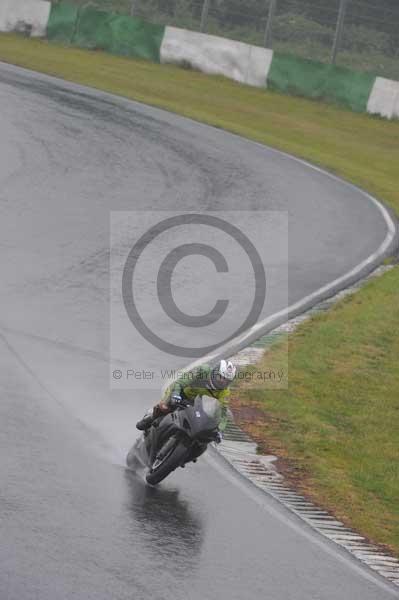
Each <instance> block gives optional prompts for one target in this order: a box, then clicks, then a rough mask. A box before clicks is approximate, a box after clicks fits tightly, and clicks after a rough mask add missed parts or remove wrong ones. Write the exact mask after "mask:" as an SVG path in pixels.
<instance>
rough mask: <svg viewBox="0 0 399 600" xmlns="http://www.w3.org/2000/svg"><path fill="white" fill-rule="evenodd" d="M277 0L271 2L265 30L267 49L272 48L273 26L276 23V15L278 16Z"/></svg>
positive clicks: (270, 0)
mask: <svg viewBox="0 0 399 600" xmlns="http://www.w3.org/2000/svg"><path fill="white" fill-rule="evenodd" d="M276 6H277V0H269V11H268V14H267V23H266V29H265V39H264V46H265V48H270V47H271V44H272V26H273V21H274V15H275V14H276Z"/></svg>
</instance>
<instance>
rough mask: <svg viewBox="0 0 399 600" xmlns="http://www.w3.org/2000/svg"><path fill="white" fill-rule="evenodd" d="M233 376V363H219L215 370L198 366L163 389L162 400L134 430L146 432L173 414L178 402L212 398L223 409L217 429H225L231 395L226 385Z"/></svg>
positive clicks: (223, 361) (230, 381)
mask: <svg viewBox="0 0 399 600" xmlns="http://www.w3.org/2000/svg"><path fill="white" fill-rule="evenodd" d="M235 375H236V367H235V366H234V365H233V363H232V362H230V361H227V360H221V361H220V363H219V364H218V366H217V367H214V368H211V367H210V366H209V365H206V364H204V365H201V366H200V367H197V368H196V369H193V370H192V371H188V372H187V373H183V375H182V376H181V377H180V378H179V379H177V380H176V381H174V382H173V383H172V384H171V385H170V386H169V387H168V388H167V390H166V392H165V394H164V396H163V398H162V400H161V401H160V402H159V403H158V404H156V405H155V406H154V408H153V409H151V411H149V412H148V413H147V414H146V415H144V417H143V418H142V419H141V421H139V422H138V423H137V425H136V427H137V429H140V430H141V431H145V430H146V429H148V428H149V427H150V426H151V424H152V423H153V421H154V420H155V419H157V418H158V417H160V416H161V415H165V414H167V413H169V412H172V411H173V410H175V409H176V407H177V406H179V403H180V402H181V400H182V399H183V400H186V401H188V402H194V400H195V398H196V397H197V396H213V397H214V398H216V399H217V400H219V402H220V404H221V406H222V415H223V416H222V422H221V424H220V429H221V430H222V431H223V429H224V428H225V426H226V413H227V407H228V398H229V396H230V390H229V386H230V385H231V383H232V381H233V380H234V377H235Z"/></svg>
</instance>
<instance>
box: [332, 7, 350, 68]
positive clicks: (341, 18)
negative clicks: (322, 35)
mask: <svg viewBox="0 0 399 600" xmlns="http://www.w3.org/2000/svg"><path fill="white" fill-rule="evenodd" d="M347 6H348V0H340V3H339V12H338V19H337V27H336V29H335V36H334V44H333V48H332V52H331V63H332V64H333V65H334V64H335V61H336V60H337V54H338V50H339V48H340V46H341V41H342V34H343V31H344V24H345V15H346V8H347Z"/></svg>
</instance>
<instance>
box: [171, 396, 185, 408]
mask: <svg viewBox="0 0 399 600" xmlns="http://www.w3.org/2000/svg"><path fill="white" fill-rule="evenodd" d="M182 402H183V398H182V397H181V396H180V395H179V394H173V395H172V397H171V399H170V403H171V405H172V406H179V405H180V404H181V403H182Z"/></svg>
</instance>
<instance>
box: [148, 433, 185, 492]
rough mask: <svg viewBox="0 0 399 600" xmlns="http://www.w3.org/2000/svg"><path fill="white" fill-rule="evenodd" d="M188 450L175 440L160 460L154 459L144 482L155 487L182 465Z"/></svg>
mask: <svg viewBox="0 0 399 600" xmlns="http://www.w3.org/2000/svg"><path fill="white" fill-rule="evenodd" d="M188 452H189V450H188V448H187V446H185V445H184V444H183V442H181V441H179V440H176V444H175V445H174V446H172V447H171V449H170V450H169V451H168V452H167V453H166V454H165V456H163V457H162V458H160V459H155V461H154V464H153V465H152V467H151V469H150V471H149V472H148V473H147V475H146V481H147V483H149V484H150V485H157V483H160V482H161V481H162V480H163V479H165V477H167V476H168V475H169V474H170V473H172V471H174V470H175V469H177V467H179V466H180V465H181V464H183V463H184V459H185V457H186V456H187V454H188Z"/></svg>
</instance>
